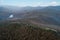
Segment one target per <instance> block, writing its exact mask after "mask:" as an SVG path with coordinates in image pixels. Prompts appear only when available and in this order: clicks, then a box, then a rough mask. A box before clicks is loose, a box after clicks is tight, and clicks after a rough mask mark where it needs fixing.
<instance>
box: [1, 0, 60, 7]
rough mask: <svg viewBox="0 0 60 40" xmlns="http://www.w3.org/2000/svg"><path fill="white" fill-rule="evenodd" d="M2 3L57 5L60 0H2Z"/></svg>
mask: <svg viewBox="0 0 60 40" xmlns="http://www.w3.org/2000/svg"><path fill="white" fill-rule="evenodd" d="M0 5H11V6H22V7H23V6H33V7H35V6H57V5H60V0H0Z"/></svg>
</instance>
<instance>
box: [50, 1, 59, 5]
mask: <svg viewBox="0 0 60 40" xmlns="http://www.w3.org/2000/svg"><path fill="white" fill-rule="evenodd" d="M49 5H50V6H57V5H59V4H58V3H57V2H55V1H53V2H51V3H50V4H49Z"/></svg>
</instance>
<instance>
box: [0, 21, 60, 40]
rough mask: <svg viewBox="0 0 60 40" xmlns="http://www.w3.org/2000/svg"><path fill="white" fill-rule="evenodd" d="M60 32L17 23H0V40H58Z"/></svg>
mask: <svg viewBox="0 0 60 40" xmlns="http://www.w3.org/2000/svg"><path fill="white" fill-rule="evenodd" d="M59 35H60V32H58V31H57V32H56V31H53V30H46V29H44V28H40V27H38V26H37V25H33V24H30V23H23V22H22V21H21V22H18V21H5V22H0V40H60V36H59Z"/></svg>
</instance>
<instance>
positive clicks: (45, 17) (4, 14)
mask: <svg viewBox="0 0 60 40" xmlns="http://www.w3.org/2000/svg"><path fill="white" fill-rule="evenodd" d="M10 15H13V18H12V19H24V20H25V19H26V20H27V19H28V20H29V21H31V20H32V21H33V22H35V23H41V24H46V25H48V24H49V25H57V26H60V6H49V7H30V6H28V7H12V6H0V20H6V19H9V16H10Z"/></svg>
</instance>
